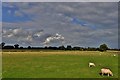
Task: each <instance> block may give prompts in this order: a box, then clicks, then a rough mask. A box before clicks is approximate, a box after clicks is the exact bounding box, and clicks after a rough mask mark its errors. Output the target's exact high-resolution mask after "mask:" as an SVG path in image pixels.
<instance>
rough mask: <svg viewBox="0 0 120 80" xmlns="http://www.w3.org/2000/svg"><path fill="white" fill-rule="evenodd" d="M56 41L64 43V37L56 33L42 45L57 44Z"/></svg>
mask: <svg viewBox="0 0 120 80" xmlns="http://www.w3.org/2000/svg"><path fill="white" fill-rule="evenodd" d="M58 41H62V42H63V41H64V37H63V36H62V35H60V34H58V33H56V34H55V36H50V37H47V38H46V40H45V42H44V44H45V45H47V44H50V43H52V42H58Z"/></svg>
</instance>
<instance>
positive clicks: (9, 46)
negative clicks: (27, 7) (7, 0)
mask: <svg viewBox="0 0 120 80" xmlns="http://www.w3.org/2000/svg"><path fill="white" fill-rule="evenodd" d="M0 49H41V50H79V51H106V50H120V49H110V48H109V47H108V46H107V44H101V45H100V46H99V47H98V48H96V47H87V48H86V47H79V46H75V47H72V46H71V45H67V47H65V46H64V45H62V46H59V47H52V46H45V47H32V46H28V47H22V46H19V44H14V45H5V43H4V42H2V43H1V44H0Z"/></svg>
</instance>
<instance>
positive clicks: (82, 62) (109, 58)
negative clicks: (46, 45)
mask: <svg viewBox="0 0 120 80" xmlns="http://www.w3.org/2000/svg"><path fill="white" fill-rule="evenodd" d="M9 53H10V54H9ZM117 53H118V52H112V51H111V52H110V51H108V52H99V51H37V52H29V51H26V52H3V55H2V56H3V78H106V77H107V76H101V75H99V72H100V69H101V68H102V67H108V68H110V69H111V70H112V72H113V74H114V76H112V77H109V78H118V54H117ZM114 54H116V56H113V55H114ZM89 62H94V63H95V64H96V67H91V68H89V67H88V63H89Z"/></svg>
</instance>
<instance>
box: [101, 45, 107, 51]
mask: <svg viewBox="0 0 120 80" xmlns="http://www.w3.org/2000/svg"><path fill="white" fill-rule="evenodd" d="M107 49H108V46H107V45H106V44H101V45H100V47H99V50H100V51H106V50H107Z"/></svg>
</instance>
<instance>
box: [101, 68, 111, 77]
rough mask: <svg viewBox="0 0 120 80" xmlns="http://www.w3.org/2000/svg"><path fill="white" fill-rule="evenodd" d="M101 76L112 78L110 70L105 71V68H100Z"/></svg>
mask: <svg viewBox="0 0 120 80" xmlns="http://www.w3.org/2000/svg"><path fill="white" fill-rule="evenodd" d="M101 74H102V75H104V74H107V75H108V76H110V75H111V76H113V73H112V71H111V70H110V69H107V68H102V69H101Z"/></svg>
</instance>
